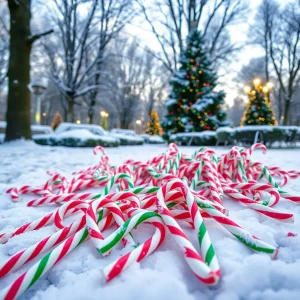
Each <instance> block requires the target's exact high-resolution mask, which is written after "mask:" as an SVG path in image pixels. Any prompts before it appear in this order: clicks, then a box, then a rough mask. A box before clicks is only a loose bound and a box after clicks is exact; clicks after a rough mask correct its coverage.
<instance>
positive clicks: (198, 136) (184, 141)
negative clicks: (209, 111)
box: [169, 131, 217, 146]
mask: <svg viewBox="0 0 300 300" xmlns="http://www.w3.org/2000/svg"><path fill="white" fill-rule="evenodd" d="M216 141H217V135H216V132H214V131H203V132H190V133H188V132H187V133H177V134H172V135H171V137H170V139H169V142H171V143H176V144H178V145H182V146H214V145H215V144H216Z"/></svg>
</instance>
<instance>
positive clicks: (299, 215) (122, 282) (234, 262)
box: [0, 142, 300, 300]
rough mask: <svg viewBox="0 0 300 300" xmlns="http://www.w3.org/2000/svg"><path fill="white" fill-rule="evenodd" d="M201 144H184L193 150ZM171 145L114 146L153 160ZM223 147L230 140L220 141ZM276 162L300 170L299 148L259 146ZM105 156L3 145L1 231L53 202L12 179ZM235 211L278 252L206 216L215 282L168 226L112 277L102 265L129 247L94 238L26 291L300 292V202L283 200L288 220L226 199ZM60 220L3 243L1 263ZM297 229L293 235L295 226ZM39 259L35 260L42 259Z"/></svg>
mask: <svg viewBox="0 0 300 300" xmlns="http://www.w3.org/2000/svg"><path fill="white" fill-rule="evenodd" d="M195 149H196V147H182V148H181V150H182V151H183V152H184V153H186V154H192V153H193V152H194V150H195ZM165 150H166V146H165V145H144V146H131V147H119V148H109V149H107V150H106V152H107V154H108V155H109V157H110V160H111V163H112V164H115V165H117V164H120V163H121V162H123V161H124V160H125V159H129V158H132V159H135V160H146V159H149V158H150V157H152V156H154V155H157V154H160V153H162V152H164V151H165ZM216 151H217V153H222V152H223V151H228V148H226V149H225V148H216ZM254 159H255V160H260V161H262V162H263V163H265V164H267V165H268V166H272V165H278V166H281V167H283V168H285V169H294V170H300V151H299V150H286V149H285V150H269V151H268V152H267V154H266V155H263V154H262V153H261V151H260V150H256V151H255V154H254ZM96 162H97V157H95V156H94V155H93V153H92V149H91V148H84V149H82V148H62V147H53V148H51V147H48V146H38V145H35V144H34V143H30V142H16V143H10V144H8V145H1V146H0V198H1V201H0V232H6V231H9V230H11V229H13V228H16V227H18V226H20V225H22V224H24V223H26V222H29V221H32V220H35V219H37V218H39V217H41V216H43V215H45V214H47V213H48V212H49V211H52V210H53V206H52V207H51V206H43V207H39V208H35V207H26V201H27V199H34V198H36V197H35V196H32V195H31V196H29V197H24V199H25V201H23V202H21V203H13V202H11V200H10V197H9V196H8V195H6V194H5V190H6V189H7V188H9V187H12V186H14V187H18V186H20V185H24V184H29V185H39V184H42V183H44V182H45V181H46V180H47V179H48V178H49V177H48V175H47V174H46V170H51V171H57V172H59V173H63V174H64V175H67V176H69V177H70V175H71V172H72V171H75V170H79V169H83V168H86V167H88V166H91V165H94V164H95V163H96ZM299 183H300V180H299V179H296V180H291V181H290V183H289V184H288V185H287V187H285V190H292V191H295V193H297V194H300V185H299ZM224 204H225V207H226V208H227V209H229V211H230V217H231V218H232V219H234V220H235V221H237V222H238V223H239V224H240V225H242V226H243V227H244V228H245V229H248V230H249V231H250V232H251V233H253V234H254V235H256V236H257V237H259V238H261V239H262V240H264V241H266V242H268V243H270V244H271V245H274V246H277V247H279V249H280V250H279V255H278V257H277V259H276V260H273V261H272V260H271V259H270V258H269V256H267V255H264V254H259V253H254V252H253V251H251V250H250V249H248V248H246V247H245V246H244V245H243V244H241V243H240V242H239V241H238V240H236V239H235V238H234V237H233V236H231V235H230V234H229V233H228V232H227V231H225V230H224V229H223V228H222V227H221V226H220V225H219V224H217V223H216V222H215V221H213V220H206V224H207V227H208V231H209V234H210V236H211V239H212V242H213V245H214V247H215V251H216V254H217V257H218V260H219V263H220V266H221V270H222V279H221V281H220V283H219V284H218V285H217V286H216V287H207V286H205V285H204V284H202V283H201V282H200V281H199V280H197V278H196V277H195V276H194V275H193V274H192V272H191V270H190V269H189V268H188V266H187V264H186V262H185V260H184V259H183V256H182V255H181V253H180V252H179V250H178V249H177V247H176V245H175V244H174V240H173V239H172V237H171V236H170V235H169V234H168V235H167V238H166V240H165V241H164V243H163V244H162V246H161V247H160V248H159V249H158V250H157V251H156V252H155V253H153V254H152V255H150V256H149V257H147V258H146V259H145V260H143V261H142V263H141V264H137V263H136V264H133V266H131V267H129V269H127V270H126V271H124V272H123V273H122V274H121V275H120V276H119V277H117V278H115V279H114V280H112V281H111V282H110V283H108V284H105V283H104V281H103V278H102V274H101V269H102V268H103V267H104V266H106V265H108V264H109V263H110V262H112V261H114V260H115V259H116V258H118V257H120V256H121V255H123V254H125V253H126V251H128V249H124V248H122V247H121V246H120V247H119V248H118V249H116V250H114V251H113V252H112V253H111V255H109V256H108V257H105V258H103V257H102V256H101V255H100V254H99V253H98V252H97V251H96V249H95V247H94V246H93V244H92V243H91V241H90V240H88V241H86V242H85V243H83V244H82V245H81V246H79V248H77V249H75V250H74V251H73V252H72V253H70V254H69V255H68V256H67V257H66V258H64V259H63V260H62V261H61V262H59V263H58V264H57V265H56V266H55V267H54V268H52V269H51V270H50V271H49V272H48V273H47V274H46V275H45V276H43V277H42V278H41V279H39V280H38V281H37V282H36V283H35V284H34V285H33V286H32V287H31V288H30V289H29V290H28V291H27V292H25V293H24V294H23V296H21V298H20V299H43V300H46V299H73V300H76V299H78V300H79V299H103V300H113V299H144V300H147V299H149V300H150V299H151V300H152V299H156V300H158V299H172V300H177V299H178V300H181V299H184V300H192V299H201V300H205V299H218V300H225V299H226V300H227V299H228V300H236V299H252V300H254V299H265V300H266V299H272V300H274V299H278V300H282V299H299V295H300V206H299V205H296V204H294V203H291V202H288V201H285V200H282V201H280V203H279V204H278V205H277V206H276V208H277V209H278V210H283V211H290V212H293V213H294V214H295V222H294V224H285V223H281V222H278V221H275V220H272V219H268V218H267V217H265V216H263V215H261V214H259V213H257V212H255V211H254V210H251V209H248V208H246V207H245V206H243V205H242V204H240V203H237V202H233V200H229V199H225V200H224ZM54 232H55V230H54V226H48V227H46V228H43V229H41V230H39V231H32V232H27V233H25V234H22V235H19V236H16V237H14V238H12V239H10V240H9V241H8V242H7V243H6V244H4V245H0V265H1V264H2V263H3V262H4V261H6V260H7V259H8V258H9V257H10V256H11V255H13V254H14V253H16V252H17V251H20V250H22V249H24V248H28V247H29V246H30V245H32V244H34V243H36V242H38V241H40V240H41V239H42V238H43V237H46V236H48V235H50V234H52V233H54ZM152 232H153V229H152V228H151V227H149V226H148V225H142V226H139V227H138V229H137V230H135V231H134V237H135V240H136V241H138V242H143V241H144V240H145V238H146V237H149V236H150V235H151V234H152ZM186 232H187V234H188V236H189V238H190V239H191V241H192V242H193V243H194V246H195V247H196V248H197V236H196V233H195V232H193V231H191V230H189V229H187V230H186ZM288 232H292V233H295V234H297V236H296V237H287V233H288ZM36 261H37V260H34V262H36ZM31 265H32V263H29V264H27V265H25V267H22V268H20V269H19V270H17V271H15V272H13V273H11V274H10V275H8V276H6V277H4V278H3V279H0V291H1V290H2V289H4V288H5V287H6V286H8V285H9V284H10V283H12V282H13V280H15V279H16V278H17V277H18V276H19V275H21V274H22V273H23V272H24V271H25V270H27V269H28V268H29V266H31Z"/></svg>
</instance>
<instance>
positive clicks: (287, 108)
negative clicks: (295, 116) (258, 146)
mask: <svg viewBox="0 0 300 300" xmlns="http://www.w3.org/2000/svg"><path fill="white" fill-rule="evenodd" d="M290 104H291V99H286V100H285V106H284V119H283V125H288V124H289V115H290Z"/></svg>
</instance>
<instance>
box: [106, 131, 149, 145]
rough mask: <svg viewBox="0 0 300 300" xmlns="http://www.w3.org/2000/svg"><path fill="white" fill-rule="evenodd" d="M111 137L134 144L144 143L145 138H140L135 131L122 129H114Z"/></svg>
mask: <svg viewBox="0 0 300 300" xmlns="http://www.w3.org/2000/svg"><path fill="white" fill-rule="evenodd" d="M110 135H112V136H113V137H115V138H118V139H124V140H127V141H134V142H144V139H143V137H141V136H138V135H137V134H136V133H135V132H134V130H130V129H120V128H114V129H112V130H111V131H110Z"/></svg>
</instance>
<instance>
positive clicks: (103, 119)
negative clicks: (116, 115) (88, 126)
mask: <svg viewBox="0 0 300 300" xmlns="http://www.w3.org/2000/svg"><path fill="white" fill-rule="evenodd" d="M100 116H101V121H100V126H101V127H102V128H103V129H105V130H107V129H108V124H107V118H108V116H109V113H107V112H106V111H104V110H102V111H101V112H100Z"/></svg>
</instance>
